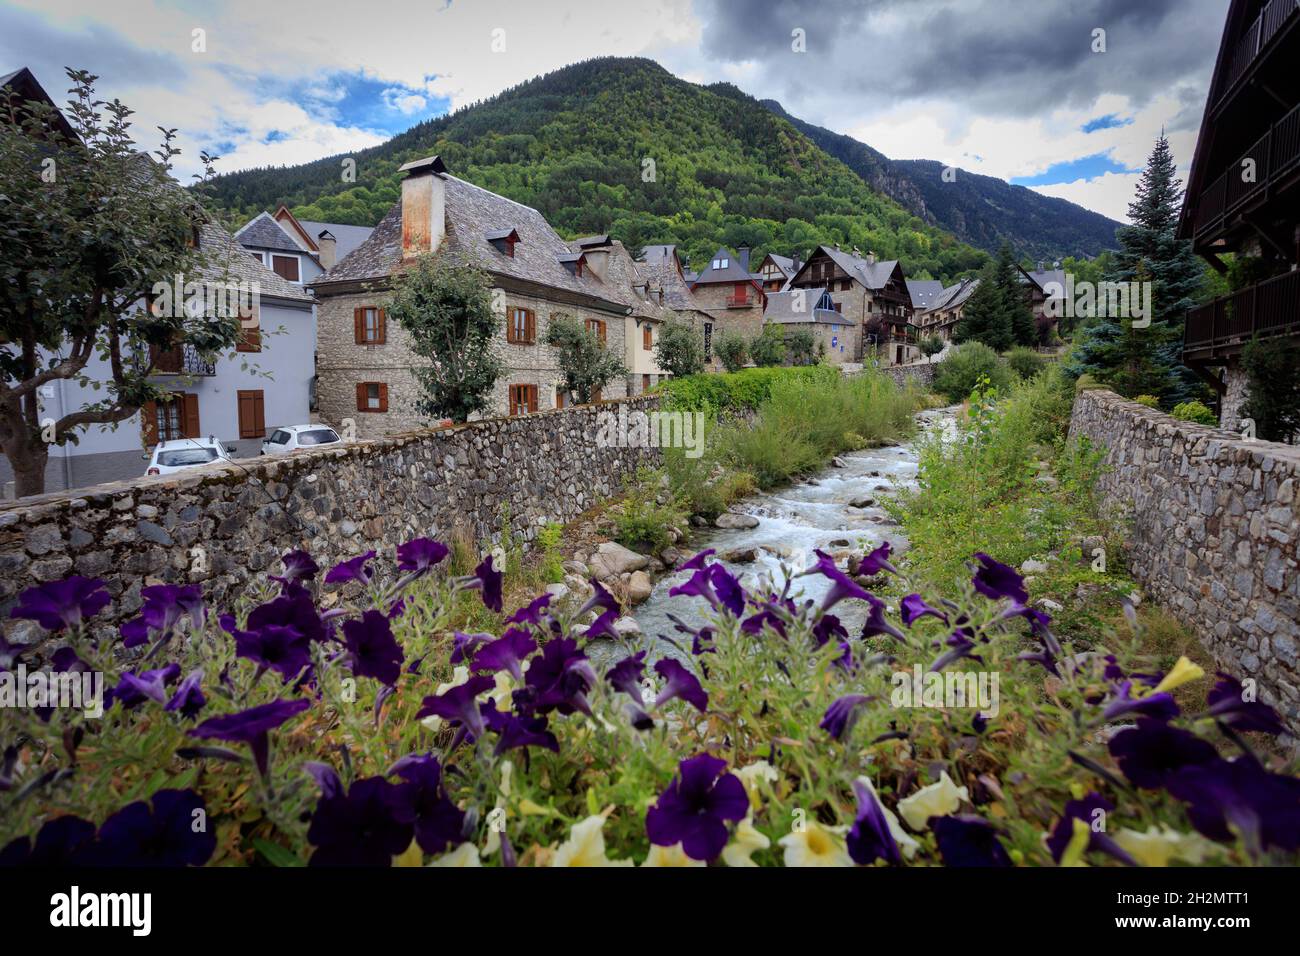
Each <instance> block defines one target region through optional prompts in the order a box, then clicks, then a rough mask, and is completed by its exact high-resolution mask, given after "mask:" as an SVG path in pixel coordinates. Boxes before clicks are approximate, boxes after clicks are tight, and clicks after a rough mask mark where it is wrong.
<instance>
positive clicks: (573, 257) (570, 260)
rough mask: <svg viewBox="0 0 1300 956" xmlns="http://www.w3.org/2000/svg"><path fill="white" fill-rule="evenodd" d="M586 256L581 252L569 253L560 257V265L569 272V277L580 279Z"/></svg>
mask: <svg viewBox="0 0 1300 956" xmlns="http://www.w3.org/2000/svg"><path fill="white" fill-rule="evenodd" d="M586 261H587V260H586V254H585V253H581V252H571V253H569V254H567V255H563V256H560V264H561V265H562V266H564V268H566V269H568V270H569V273H570V274H571V275H575V276H577V277H578V278H582V273H583V266H584V264H585V263H586Z"/></svg>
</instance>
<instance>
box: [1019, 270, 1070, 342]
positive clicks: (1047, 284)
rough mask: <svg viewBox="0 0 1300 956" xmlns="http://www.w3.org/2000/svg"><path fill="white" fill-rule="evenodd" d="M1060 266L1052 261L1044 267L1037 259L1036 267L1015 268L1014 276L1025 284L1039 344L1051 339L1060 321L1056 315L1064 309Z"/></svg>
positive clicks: (1063, 278)
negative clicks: (1050, 265) (1049, 265)
mask: <svg viewBox="0 0 1300 956" xmlns="http://www.w3.org/2000/svg"><path fill="white" fill-rule="evenodd" d="M1060 266H1061V264H1060V263H1059V262H1055V263H1053V264H1052V268H1050V269H1046V268H1044V263H1042V262H1040V263H1038V268H1037V269H1024V268H1021V267H1020V266H1017V267H1016V269H1017V279H1018V280H1019V282H1020V284H1021V285H1023V286H1024V289H1025V296H1026V298H1027V299H1028V301H1029V310H1030V311H1031V312H1033V314H1034V328H1035V329H1036V330H1037V332H1038V342H1039V344H1040V345H1046V344H1047V343H1048V342H1049V341H1050V340H1051V339H1052V335H1053V333H1054V332H1055V331H1056V325H1057V322H1058V321H1059V320H1058V319H1057V318H1056V317H1057V316H1059V315H1062V314H1063V313H1064V311H1065V309H1064V300H1065V289H1066V283H1065V271H1064V270H1063V269H1061V267H1060ZM1054 300H1055V301H1054ZM1049 303H1053V304H1052V305H1049Z"/></svg>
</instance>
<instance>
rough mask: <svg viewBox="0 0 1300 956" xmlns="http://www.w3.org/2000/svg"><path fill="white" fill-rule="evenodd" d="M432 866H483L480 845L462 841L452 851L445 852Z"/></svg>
mask: <svg viewBox="0 0 1300 956" xmlns="http://www.w3.org/2000/svg"><path fill="white" fill-rule="evenodd" d="M429 865H430V866H482V865H483V864H482V863H480V862H479V860H478V847H476V846H475V845H474V844H473V843H462V844H461V845H460V846H458V847H456V849H454V850H452V851H451V852H450V853H444V854H443V855H442V856H440V857H438V859H436V860H434V861H433V862H432V863H430V864H429Z"/></svg>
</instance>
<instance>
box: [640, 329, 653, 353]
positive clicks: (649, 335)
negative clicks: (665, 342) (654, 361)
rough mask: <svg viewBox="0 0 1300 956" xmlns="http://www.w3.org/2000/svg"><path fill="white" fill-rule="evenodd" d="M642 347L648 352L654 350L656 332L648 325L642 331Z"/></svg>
mask: <svg viewBox="0 0 1300 956" xmlns="http://www.w3.org/2000/svg"><path fill="white" fill-rule="evenodd" d="M641 347H642V348H644V349H645V350H646V351H647V352H649V351H650V350H651V349H653V348H654V330H653V329H651V328H650V326H649V325H648V324H647V325H646V326H645V328H643V329H642V330H641Z"/></svg>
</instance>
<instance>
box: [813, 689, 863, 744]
mask: <svg viewBox="0 0 1300 956" xmlns="http://www.w3.org/2000/svg"><path fill="white" fill-rule="evenodd" d="M873 700H875V698H874V697H873V696H871V695H870V694H846V695H845V696H843V697H841V698H839V699H838V700H836V701H834V702H833V703H832V704H831V705H830V706H829V707H827V708H826V714H825V716H823V717H822V719H821V723H819V724H818V725H817V726H818V727H820V728H821V729H822V730H824V731H826V732H827V733H828V734H830V735H831V736H832V737H834V738H835V739H836V740H843V739H844V737H845V735H846V734H848V732H849V731H851V730H852V729H853V725H854V724H855V723H857V720H858V710H859V708H861V707H864V706H866V704H868V703H869V702H871V701H873Z"/></svg>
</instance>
